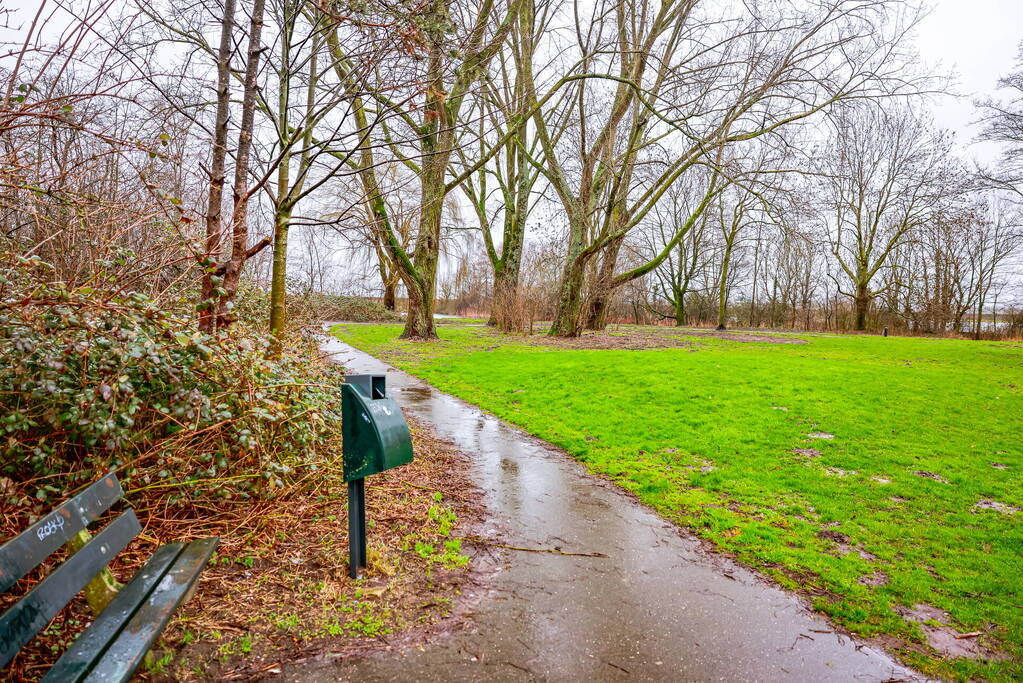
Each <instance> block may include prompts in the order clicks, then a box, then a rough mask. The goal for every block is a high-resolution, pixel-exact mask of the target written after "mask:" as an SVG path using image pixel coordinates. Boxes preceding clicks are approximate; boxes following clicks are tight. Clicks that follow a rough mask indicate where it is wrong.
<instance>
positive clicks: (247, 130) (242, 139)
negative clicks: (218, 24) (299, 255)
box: [217, 0, 266, 328]
mask: <svg viewBox="0 0 1023 683" xmlns="http://www.w3.org/2000/svg"><path fill="white" fill-rule="evenodd" d="M265 4H266V3H265V0H254V2H253V4H252V21H251V22H250V24H249V44H248V55H247V59H248V63H247V64H246V65H245V91H244V94H243V96H242V120H241V126H240V127H239V131H238V149H237V154H236V157H235V174H234V187H233V190H232V195H233V199H234V213H233V215H232V216H231V257H230V259H229V260H228V262H227V264H226V268H225V269H224V292H225V293H224V295H223V296H222V297H221V298H220V304H219V307H218V310H217V327H221V328H222V327H226V326H227V325H230V324H231V322H232V321H233V320H234V316H233V315H232V314H231V308H232V306H233V304H234V298H235V295H236V294H237V292H238V283H239V281H240V280H241V274H242V267H243V266H244V265H245V261H246V259H248V258H249V256H250V254H249V253H248V240H249V223H248V208H249V207H248V205H249V187H248V181H249V153H250V151H251V149H252V129H253V124H254V118H255V111H256V90H257V83H256V77H257V76H258V74H259V55H260V52H261V48H260V36H261V34H262V31H263V9H264V7H265Z"/></svg>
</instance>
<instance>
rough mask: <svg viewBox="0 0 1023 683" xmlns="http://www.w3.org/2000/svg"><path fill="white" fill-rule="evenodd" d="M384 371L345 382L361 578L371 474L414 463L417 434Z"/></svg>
mask: <svg viewBox="0 0 1023 683" xmlns="http://www.w3.org/2000/svg"><path fill="white" fill-rule="evenodd" d="M386 381H387V380H386V377H385V376H384V375H348V376H347V377H345V383H344V384H342V385H341V436H342V439H343V442H342V450H343V453H344V474H345V481H347V482H348V575H349V576H351V577H352V578H353V579H357V578H359V570H360V569H363V568H365V567H367V566H368V558H367V554H366V477H368V476H369V475H371V474H377V473H379V472H383V471H384V470H389V469H391V468H392V467H398V466H399V465H405V464H407V463H410V462H412V435H411V434H410V433H409V428H408V423H407V422H406V421H405V416H404V415H402V412H401V408H399V407H398V404H397V403H395V401H394V399H391V398H388V397H387V385H386Z"/></svg>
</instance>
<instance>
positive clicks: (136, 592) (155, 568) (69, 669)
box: [42, 543, 185, 683]
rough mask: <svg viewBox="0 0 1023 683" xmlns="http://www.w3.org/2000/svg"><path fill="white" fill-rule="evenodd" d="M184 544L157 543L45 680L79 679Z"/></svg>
mask: <svg viewBox="0 0 1023 683" xmlns="http://www.w3.org/2000/svg"><path fill="white" fill-rule="evenodd" d="M184 547H185V544H184V543H169V544H167V545H164V546H160V547H159V548H158V549H157V550H156V552H155V553H153V556H152V557H151V558H149V561H148V562H146V564H145V566H144V567H142V569H140V570H139V571H138V573H136V574H135V576H134V577H132V580H131V581H129V582H128V583H127V584H126V585H125V586H124V587H123V588H122V589H121V590H120V591H118V593H117V596H116V597H115V598H114V599H113V600H111V601H110V604H109V605H107V608H106V609H105V610H103V612H102V614H100V615H99V616H98V617H97V618H96V620H95V621H94V622H92V624H91V625H90V626H89V627H88V628H87V629H85V631H83V632H82V634H81V635H80V636H78V638H77V639H76V640H75V642H73V643H72V644H71V647H69V648H68V649H67V651H65V652H64V654H63V655H62V656H61V658H60V659H58V660H57V663H56V664H54V665H53V668H51V669H50V670H49V671H48V672H47V674H46V675H45V676H44V677H43V679H42V680H43V682H44V683H64V682H72V681H73V682H77V681H81V680H82V679H83V678H84V677H85V676H86V674H88V673H89V670H90V669H92V667H93V665H94V664H95V663H96V662H97V661H98V660H99V659H100V657H101V656H102V655H103V653H104V652H105V651H106V648H107V647H108V646H109V645H110V643H111V642H112V641H113V640H114V639H115V638H116V637H117V634H118V633H119V632H120V631H121V629H123V628H124V626H125V624H127V623H128V622H129V621H130V620H131V618H132V616H133V615H134V614H135V612H136V611H137V610H138V608H139V606H140V605H141V604H142V603H144V602H145V600H146V598H148V597H149V594H150V593H152V591H153V588H155V587H156V586H157V585H158V584H159V582H160V580H161V579H163V577H164V575H165V574H166V573H167V571H168V570H169V569H170V568H171V565H173V564H174V561H175V560H177V558H178V555H180V554H181V551H182V549H183V548H184Z"/></svg>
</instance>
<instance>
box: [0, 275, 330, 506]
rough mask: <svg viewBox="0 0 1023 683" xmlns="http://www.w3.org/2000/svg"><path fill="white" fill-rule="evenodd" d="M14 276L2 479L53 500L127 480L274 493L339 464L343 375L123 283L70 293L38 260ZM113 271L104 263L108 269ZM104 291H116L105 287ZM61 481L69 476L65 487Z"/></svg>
mask: <svg viewBox="0 0 1023 683" xmlns="http://www.w3.org/2000/svg"><path fill="white" fill-rule="evenodd" d="M11 261H12V262H13V265H12V267H10V268H9V269H7V270H6V271H4V272H2V273H0V453H2V454H3V458H2V461H0V478H3V477H11V478H13V479H14V480H15V481H20V482H28V481H33V480H36V481H38V482H39V484H38V486H35V487H34V495H35V496H36V498H38V500H39V501H41V502H44V501H46V500H47V499H48V498H51V497H54V496H59V494H60V493H61V491H58V490H57V489H56V487H55V486H53V485H52V483H49V482H55V481H57V480H59V481H60V483H61V487H62V488H65V489H66V487H68V486H70V485H72V484H73V483H75V481H81V482H85V481H89V480H92V479H95V478H96V477H97V476H99V475H101V474H102V473H103V472H106V471H109V470H111V469H117V470H118V472H119V476H121V478H122V479H123V480H125V481H126V482H127V485H128V486H129V487H164V486H171V487H180V488H181V489H182V494H186V493H195V492H197V491H198V490H200V489H201V490H203V491H204V492H206V493H214V494H215V495H217V496H220V497H237V496H241V497H248V496H266V495H272V494H273V493H274V492H275V491H279V490H281V489H283V488H284V487H285V486H287V485H288V484H289V483H291V482H294V481H296V480H297V479H298V478H300V477H301V476H302V474H303V473H304V472H306V471H308V470H309V469H311V468H316V467H319V466H322V465H324V464H326V463H328V462H329V461H331V460H333V459H334V458H335V457H336V455H337V454H334V453H331V452H329V451H331V450H332V448H329V447H328V446H329V445H330V444H337V443H339V438H340V425H341V411H340V409H341V403H340V392H339V391H338V389H337V385H338V384H339V383H340V378H339V377H336V376H333V373H336V372H339V370H333V369H331V368H330V367H315V366H313V365H311V364H310V362H309V357H308V354H304V353H289V352H288V351H285V352H284V353H283V354H282V355H281V356H279V357H274V356H273V355H272V354H271V353H270V344H269V339H268V338H266V337H264V336H261V335H258V334H254V333H251V332H249V331H247V330H246V329H245V328H244V326H243V325H238V326H236V329H233V330H232V332H231V333H230V335H222V336H212V335H209V334H204V333H202V332H199V331H198V329H197V328H196V325H195V315H194V309H193V310H189V308H188V307H186V306H178V307H174V306H170V305H167V303H166V302H158V301H156V300H154V299H152V298H150V297H149V296H148V295H146V294H143V293H140V292H135V291H121V290H119V289H117V287H116V283H115V282H110V281H109V280H108V281H107V284H106V285H105V286H103V287H96V286H83V287H76V288H70V287H68V286H67V285H66V284H65V283H62V282H54V281H51V280H50V277H49V276H48V274H49V273H51V272H52V269H51V268H50V267H49V266H48V265H47V264H46V263H44V262H42V261H41V260H40V259H38V258H24V257H21V256H14V255H12V256H11ZM99 265H100V266H101V267H102V264H99ZM94 281H102V280H99V279H98V280H94ZM55 475H61V476H55Z"/></svg>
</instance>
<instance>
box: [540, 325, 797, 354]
mask: <svg viewBox="0 0 1023 683" xmlns="http://www.w3.org/2000/svg"><path fill="white" fill-rule="evenodd" d="M685 337H712V338H714V339H723V340H725V341H733V342H740V343H754V344H806V343H807V342H806V340H805V339H797V338H793V337H779V336H775V335H770V334H748V333H747V334H744V333H739V332H727V331H725V332H718V331H716V330H690V329H678V328H653V329H650V328H644V329H642V330H640V329H623V330H622V331H620V332H606V331H605V332H589V333H585V334H583V335H581V336H579V337H571V338H563V337H548V336H546V335H537V336H532V337H529V338H528V342H527V343H529V344H531V345H532V346H550V347H557V348H562V349H581V350H593V351H603V350H606V351H611V350H618V351H642V350H644V349H668V348H691V349H694V350H695V348H696V347H697V346H699V344H697V343H695V342H694V341H693V340H692V339H686V338H685Z"/></svg>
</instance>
